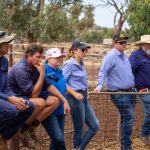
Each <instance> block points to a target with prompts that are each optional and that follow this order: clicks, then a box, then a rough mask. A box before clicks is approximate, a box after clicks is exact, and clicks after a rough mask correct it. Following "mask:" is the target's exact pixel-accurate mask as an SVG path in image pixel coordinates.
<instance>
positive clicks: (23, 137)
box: [19, 129, 36, 149]
mask: <svg viewBox="0 0 150 150" xmlns="http://www.w3.org/2000/svg"><path fill="white" fill-rule="evenodd" d="M19 137H20V141H21V143H22V145H23V146H25V147H28V148H32V149H36V147H35V143H34V141H33V139H32V138H31V137H30V135H29V130H28V129H21V130H20V134H19Z"/></svg>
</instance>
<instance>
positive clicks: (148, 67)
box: [142, 60, 150, 73]
mask: <svg viewBox="0 0 150 150" xmlns="http://www.w3.org/2000/svg"><path fill="white" fill-rule="evenodd" d="M142 68H143V71H144V72H146V73H150V61H148V60H143V61H142Z"/></svg>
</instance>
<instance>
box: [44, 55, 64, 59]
mask: <svg viewBox="0 0 150 150" xmlns="http://www.w3.org/2000/svg"><path fill="white" fill-rule="evenodd" d="M58 57H62V58H63V57H66V54H61V55H56V56H48V57H46V58H45V60H47V59H49V58H58Z"/></svg>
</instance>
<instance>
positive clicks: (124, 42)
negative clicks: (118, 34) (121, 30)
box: [116, 41, 127, 45]
mask: <svg viewBox="0 0 150 150" xmlns="http://www.w3.org/2000/svg"><path fill="white" fill-rule="evenodd" d="M116 43H119V44H120V45H123V44H125V45H127V42H126V41H122V42H116Z"/></svg>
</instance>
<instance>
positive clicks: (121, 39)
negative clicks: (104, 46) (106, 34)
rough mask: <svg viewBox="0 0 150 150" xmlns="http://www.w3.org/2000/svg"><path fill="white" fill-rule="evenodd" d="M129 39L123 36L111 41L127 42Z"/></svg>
mask: <svg viewBox="0 0 150 150" xmlns="http://www.w3.org/2000/svg"><path fill="white" fill-rule="evenodd" d="M128 39H129V37H128V36H125V37H120V38H118V39H116V40H113V41H114V42H117V41H123V40H128Z"/></svg>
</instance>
